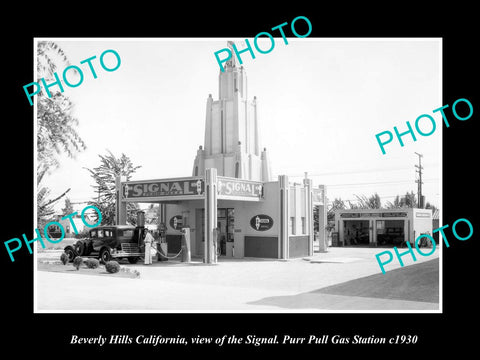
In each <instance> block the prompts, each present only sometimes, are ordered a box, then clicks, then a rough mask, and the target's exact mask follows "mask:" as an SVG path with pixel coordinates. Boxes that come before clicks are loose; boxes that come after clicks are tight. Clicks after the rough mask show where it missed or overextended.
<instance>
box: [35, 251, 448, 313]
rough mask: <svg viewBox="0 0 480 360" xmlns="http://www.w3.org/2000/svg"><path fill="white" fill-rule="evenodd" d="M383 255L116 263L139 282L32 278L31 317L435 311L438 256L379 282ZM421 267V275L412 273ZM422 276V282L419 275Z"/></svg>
mask: <svg viewBox="0 0 480 360" xmlns="http://www.w3.org/2000/svg"><path fill="white" fill-rule="evenodd" d="M383 250H384V249H380V248H329V251H328V252H327V253H316V254H315V256H313V257H310V258H305V259H295V260H288V261H280V260H266V259H252V258H250V259H226V258H220V260H219V263H218V264H217V265H207V264H203V263H202V262H201V259H195V258H194V259H193V261H192V263H190V264H185V263H181V262H178V261H167V262H154V263H153V264H152V265H150V266H145V265H141V264H136V265H130V264H128V263H126V264H122V266H125V267H130V268H133V269H137V270H138V271H139V272H140V273H141V276H140V278H138V279H124V278H112V277H108V276H105V277H103V276H90V275H79V274H64V273H52V272H45V271H37V275H36V277H37V278H36V286H37V293H36V304H37V311H38V312H79V311H84V312H96V311H98V312H143V311H148V312H328V311H348V312H350V311H363V310H369V311H383V310H399V311H402V310H407V311H411V310H414V311H415V310H419V311H424V310H428V311H435V310H438V309H439V303H438V289H439V287H438V283H439V281H438V273H439V269H438V268H439V263H438V257H439V254H438V251H436V252H435V253H434V254H432V255H431V256H428V257H421V256H418V257H417V261H416V262H413V261H412V260H411V258H410V257H409V256H408V257H407V256H404V259H403V260H404V262H405V265H406V266H405V267H404V268H400V265H399V264H398V262H396V263H395V262H392V263H391V264H389V265H388V267H386V270H387V272H386V274H385V275H383V274H382V273H381V271H380V268H379V266H378V264H377V262H376V259H375V254H377V253H379V252H380V251H383ZM42 256H53V255H52V253H43V254H38V258H41V257H42ZM432 260H433V261H432ZM422 264H424V265H423V266H424V267H425V268H418V266H420V265H422ZM427 264H428V265H427ZM67 266H69V265H67ZM395 269H398V270H395ZM425 269H428V272H429V275H428V278H427V277H424V276H423V275H422V274H424V270H425ZM419 279H422V281H420V280H419ZM59 284H61V286H59ZM334 286H337V287H334ZM419 287H422V291H423V293H424V295H423V296H421V297H419V296H417V295H415V294H418V289H419ZM367 289H369V290H367ZM393 294H394V295H393Z"/></svg>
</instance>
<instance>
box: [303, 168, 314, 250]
mask: <svg viewBox="0 0 480 360" xmlns="http://www.w3.org/2000/svg"><path fill="white" fill-rule="evenodd" d="M303 185H304V187H305V228H306V231H307V234H308V256H313V240H314V235H313V205H312V180H311V179H308V178H307V173H305V179H303Z"/></svg>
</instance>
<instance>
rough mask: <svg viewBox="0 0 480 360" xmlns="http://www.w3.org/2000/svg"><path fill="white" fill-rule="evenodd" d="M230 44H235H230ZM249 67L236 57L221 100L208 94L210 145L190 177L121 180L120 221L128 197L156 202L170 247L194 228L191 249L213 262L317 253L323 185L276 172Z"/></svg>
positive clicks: (222, 83) (222, 81) (223, 78)
mask: <svg viewBox="0 0 480 360" xmlns="http://www.w3.org/2000/svg"><path fill="white" fill-rule="evenodd" d="M230 45H231V43H229V46H230ZM247 95H248V93H247V76H246V72H245V69H244V68H243V67H240V68H238V67H237V66H236V63H235V60H234V59H233V60H230V61H229V62H228V63H227V64H226V67H225V72H220V75H219V99H218V100H213V98H212V96H211V95H210V96H209V97H208V99H207V105H206V117H205V137H204V144H203V146H200V147H199V149H198V150H197V154H196V156H195V159H194V163H193V171H192V176H190V177H182V178H173V179H154V180H138V181H125V179H122V178H118V179H117V209H116V223H117V224H125V223H126V204H127V203H128V202H139V203H158V204H159V205H160V211H159V219H158V223H159V227H162V228H164V229H166V239H167V243H168V252H169V253H177V252H178V251H180V248H181V239H182V228H188V229H189V232H190V244H189V245H190V246H189V248H190V250H191V254H192V255H194V256H195V255H196V256H202V257H203V258H204V261H205V262H210V259H211V258H212V251H215V250H214V249H217V250H216V251H218V252H217V253H218V254H219V255H221V256H226V257H235V258H244V257H262V258H274V259H289V258H295V257H301V256H309V255H313V241H314V232H313V207H314V206H318V207H319V214H320V216H319V219H320V220H319V229H320V231H319V234H318V238H319V240H320V241H321V242H324V240H325V237H326V231H325V229H326V203H325V187H324V186H319V187H317V188H314V187H313V185H312V180H311V179H309V178H308V177H307V176H305V179H304V180H303V182H302V183H301V184H297V183H294V184H291V183H290V182H289V180H288V176H286V175H280V176H278V178H277V179H273V178H272V174H271V168H270V163H269V158H268V156H267V151H266V149H265V148H263V149H262V147H261V145H260V139H259V131H258V118H257V99H256V97H254V98H253V100H249V98H248V96H247Z"/></svg>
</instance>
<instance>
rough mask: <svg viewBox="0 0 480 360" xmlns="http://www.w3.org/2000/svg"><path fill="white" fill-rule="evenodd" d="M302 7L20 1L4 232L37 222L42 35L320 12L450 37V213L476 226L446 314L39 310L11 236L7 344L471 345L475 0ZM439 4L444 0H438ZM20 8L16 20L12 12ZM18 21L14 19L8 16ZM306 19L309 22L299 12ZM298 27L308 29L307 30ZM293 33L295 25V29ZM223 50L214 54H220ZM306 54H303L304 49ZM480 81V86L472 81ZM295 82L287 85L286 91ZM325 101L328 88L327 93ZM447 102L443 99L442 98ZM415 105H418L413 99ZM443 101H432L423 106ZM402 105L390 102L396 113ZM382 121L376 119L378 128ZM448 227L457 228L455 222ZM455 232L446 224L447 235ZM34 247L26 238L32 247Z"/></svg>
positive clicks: (233, 349) (50, 348) (208, 29)
mask: <svg viewBox="0 0 480 360" xmlns="http://www.w3.org/2000/svg"><path fill="white" fill-rule="evenodd" d="M314 4H316V5H314V6H312V5H305V6H302V5H301V4H299V2H296V3H295V4H291V3H285V4H283V5H282V4H280V3H273V2H272V3H270V4H269V5H268V6H267V9H266V10H263V11H261V9H260V7H259V4H258V3H257V4H256V5H254V6H251V5H248V4H247V3H241V2H232V3H229V2H223V3H221V4H215V3H209V2H200V3H199V4H198V5H197V8H193V7H191V6H190V5H187V4H186V3H182V9H172V8H169V7H165V6H164V5H163V3H160V2H158V3H148V4H143V3H141V2H135V3H125V2H124V3H110V4H109V5H108V6H106V8H105V9H100V7H99V5H98V4H92V3H82V4H78V3H77V4H76V5H75V6H72V8H68V7H65V6H64V5H62V4H58V3H55V4H54V3H51V4H49V3H36V6H35V8H31V9H28V8H27V7H26V5H24V6H25V8H24V9H15V7H16V6H15V5H14V6H13V9H15V10H12V8H10V9H11V10H10V12H9V14H8V16H7V14H5V17H6V19H5V20H7V21H4V22H3V23H2V25H1V26H2V30H3V31H2V35H3V41H2V43H3V50H4V51H2V64H3V66H2V69H3V72H4V76H3V77H2V88H3V89H2V95H3V96H2V99H3V104H2V105H3V109H4V111H3V116H2V118H3V119H2V120H3V131H2V134H3V141H2V155H3V156H2V158H3V166H2V170H3V176H2V190H3V191H2V200H3V201H2V215H3V216H2V218H3V222H2V227H3V231H2V232H1V234H2V238H1V242H4V241H7V240H9V239H11V238H14V237H19V236H20V235H21V234H22V233H24V232H27V233H28V232H29V231H31V229H33V228H34V224H33V199H34V195H35V194H34V193H33V184H34V181H35V179H34V174H35V171H34V167H33V159H34V154H33V142H34V141H35V139H34V136H33V121H32V119H33V118H34V117H33V107H30V106H29V104H28V102H27V101H26V98H25V93H24V92H23V85H25V84H28V83H30V82H31V81H33V68H34V64H33V59H34V57H33V56H34V54H33V38H34V37H185V36H188V37H229V36H231V37H241V38H250V39H251V38H253V37H254V36H255V35H256V34H257V33H259V32H261V31H268V29H270V28H272V27H273V26H276V25H279V24H281V23H283V22H285V21H287V22H289V23H290V22H291V20H293V19H294V18H295V17H296V16H299V15H303V16H306V17H308V18H309V19H310V21H311V23H312V27H313V31H312V33H311V35H310V36H309V37H442V38H443V54H444V55H443V89H444V95H443V104H449V105H450V108H448V109H447V110H446V114H447V116H448V118H449V119H451V121H450V128H448V129H447V128H445V127H443V159H444V160H443V164H444V165H443V206H440V207H441V210H443V224H450V225H451V224H452V223H453V222H454V221H455V220H457V219H458V218H467V219H469V220H470V221H471V222H472V224H473V226H474V230H475V231H474V235H473V237H472V238H470V239H469V240H468V241H464V242H461V241H457V240H451V241H450V245H451V246H450V248H448V249H446V248H445V247H444V252H443V254H444V258H443V300H444V302H443V310H444V312H443V314H415V313H412V314H404V313H402V314H390V313H382V314H370V313H365V314H340V313H329V314H33V255H29V254H28V253H27V251H20V252H18V253H16V256H15V262H14V263H12V262H11V261H10V259H9V257H8V254H7V252H6V251H5V249H4V247H3V246H2V250H0V262H1V266H2V270H1V271H2V287H1V289H2V291H1V294H2V296H1V298H2V309H3V316H2V320H3V321H2V322H1V323H2V327H3V330H2V335H1V337H0V339H1V340H0V341H1V345H2V350H3V351H5V352H6V351H7V349H10V348H11V349H12V350H13V349H16V351H19V352H17V353H16V354H19V353H26V352H27V351H30V350H33V351H34V353H33V356H38V354H41V355H50V356H62V355H64V356H65V357H66V358H69V357H70V356H73V357H76V356H75V355H82V354H98V355H99V356H100V355H101V356H105V355H108V354H109V353H111V352H115V353H119V354H122V355H130V356H134V354H139V353H140V352H142V353H144V352H146V353H148V352H149V353H151V354H152V355H154V356H163V355H166V353H169V354H170V355H172V356H182V357H183V356H185V355H187V354H190V355H191V356H196V355H197V354H200V353H204V354H206V355H208V356H216V354H218V355H219V356H224V355H225V354H227V353H228V354H232V353H235V354H240V353H251V354H254V355H255V354H257V355H260V356H262V355H263V354H265V353H267V352H271V351H274V350H275V351H280V352H281V354H282V355H285V356H288V355H294V354H299V353H300V352H301V353H302V354H303V353H306V352H311V353H312V354H316V355H317V356H322V355H324V354H325V353H327V352H328V353H329V354H331V355H334V356H335V355H337V356H338V355H341V354H342V352H343V351H344V350H350V351H351V350H354V354H357V355H360V354H364V353H368V354H374V353H376V352H378V353H379V354H380V355H381V356H385V357H388V356H392V355H397V354H405V355H410V356H412V355H415V354H416V353H417V351H423V350H425V351H428V352H429V353H428V354H429V355H433V354H437V353H438V354H440V353H442V352H443V351H444V350H446V349H454V350H455V349H462V350H461V353H464V352H465V351H467V350H468V348H473V346H474V344H475V341H476V336H475V331H474V330H473V329H472V327H471V326H472V325H473V326H475V325H476V324H475V323H473V321H472V320H473V317H474V315H475V313H476V306H477V305H476V303H477V297H476V294H475V291H476V290H477V289H476V285H477V284H478V282H477V281H476V276H477V274H478V271H477V268H476V265H477V264H476V261H475V260H476V259H477V257H478V241H479V240H478V238H479V236H478V234H479V233H480V227H479V221H478V214H477V212H476V211H474V210H473V208H474V205H476V203H477V193H478V191H477V186H476V185H477V183H478V182H477V181H476V180H477V175H476V174H477V173H476V168H477V166H478V164H479V161H478V159H477V154H478V153H479V151H478V150H477V147H476V136H477V134H478V133H477V132H476V131H475V130H476V129H477V128H478V127H477V125H476V123H477V122H478V121H479V113H480V106H479V102H478V93H479V91H478V85H477V83H478V79H479V78H480V77H479V74H478V69H477V67H476V65H477V64H478V55H477V51H478V40H477V38H476V37H474V29H475V28H477V30H478V19H477V20H476V19H474V15H473V14H474V13H475V12H477V10H475V9H474V8H473V7H472V6H471V5H466V4H461V3H459V2H455V3H448V7H447V6H445V5H438V6H436V7H430V8H426V9H424V8H419V7H418V2H417V4H415V5H409V4H408V3H406V2H398V3H395V4H394V5H389V6H383V7H380V8H379V7H376V6H369V5H366V4H364V3H358V2H357V3H356V5H355V6H354V7H351V6H350V5H349V4H346V3H343V2H342V3H340V4H339V6H338V8H334V7H333V6H325V5H324V4H323V3H322V2H318V3H317V2H315V3H314ZM438 4H440V3H438ZM9 18H10V19H9ZM8 20H9V21H8ZM298 24H300V22H299V23H298ZM299 33H303V32H302V31H301V29H299ZM287 35H288V34H287ZM212 61H213V60H212ZM298 61H299V63H300V62H301V61H302V59H298ZM474 89H475V90H476V91H475V92H474ZM286 91H287V90H286ZM458 98H467V99H468V100H470V102H471V103H472V104H473V108H474V113H473V117H471V118H470V119H469V120H467V121H463V122H462V121H458V120H456V119H454V117H453V115H452V113H451V105H452V104H453V102H454V101H455V100H457V99H458ZM319 101H321V99H319ZM440 105H442V104H439V106H440ZM405 106H408V104H405ZM430 110H433V109H425V113H430V112H429V111H430ZM394 111H395V109H392V112H394ZM373 130H375V129H372V131H373ZM448 233H449V232H448ZM448 233H447V234H448ZM23 250H25V249H23ZM72 334H77V335H78V336H87V337H94V336H97V335H98V334H103V335H104V336H105V335H109V334H127V335H130V336H132V337H135V336H136V335H139V334H145V335H150V334H161V335H163V336H173V337H176V335H177V334H180V335H182V336H184V337H190V336H196V335H201V336H205V337H217V336H223V335H225V334H226V335H232V334H235V335H236V336H238V337H242V336H246V335H247V334H255V335H257V336H272V335H274V334H279V335H282V334H290V335H292V336H307V337H308V335H310V334H316V335H322V334H330V335H334V334H340V335H343V336H353V335H355V334H359V335H362V336H370V335H372V334H374V335H376V336H379V337H389V336H395V335H397V334H412V335H418V338H419V340H418V342H417V344H416V345H414V346H412V345H409V346H405V345H403V346H402V345H396V346H388V345H383V346H379V345H375V346H369V345H362V346H359V345H356V346H341V345H316V346H313V345H310V346H299V345H295V346H286V345H284V346H261V347H253V346H251V345H250V346H241V345H235V346H223V347H218V346H216V345H212V346H206V345H202V346H183V345H180V346H161V347H155V348H154V347H150V346H148V345H144V346H136V345H130V346H104V347H102V348H100V349H101V350H99V348H98V347H97V346H88V345H83V346H72V345H69V341H70V338H71V335H72Z"/></svg>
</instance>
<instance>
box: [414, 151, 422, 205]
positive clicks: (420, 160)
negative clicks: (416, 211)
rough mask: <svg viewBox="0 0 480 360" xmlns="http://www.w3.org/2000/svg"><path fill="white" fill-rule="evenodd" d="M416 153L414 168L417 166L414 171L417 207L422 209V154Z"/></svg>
mask: <svg viewBox="0 0 480 360" xmlns="http://www.w3.org/2000/svg"><path fill="white" fill-rule="evenodd" d="M415 154H417V155H418V165H415V167H416V168H418V170H415V172H417V173H418V179H417V180H415V182H416V183H418V192H417V193H418V201H417V202H418V207H419V208H421V209H423V197H422V184H423V182H422V170H423V167H422V157H423V155H422V154H419V153H417V152H416V153H415Z"/></svg>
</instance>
